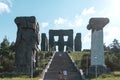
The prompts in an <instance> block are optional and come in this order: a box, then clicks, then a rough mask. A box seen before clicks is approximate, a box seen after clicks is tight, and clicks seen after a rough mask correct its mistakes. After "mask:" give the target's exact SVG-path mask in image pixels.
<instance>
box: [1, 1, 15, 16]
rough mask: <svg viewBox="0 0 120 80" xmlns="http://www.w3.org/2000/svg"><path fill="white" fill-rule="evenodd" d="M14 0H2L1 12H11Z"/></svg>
mask: <svg viewBox="0 0 120 80" xmlns="http://www.w3.org/2000/svg"><path fill="white" fill-rule="evenodd" d="M12 3H13V0H0V14H2V13H4V12H7V13H10V11H11V10H10V8H11V7H12Z"/></svg>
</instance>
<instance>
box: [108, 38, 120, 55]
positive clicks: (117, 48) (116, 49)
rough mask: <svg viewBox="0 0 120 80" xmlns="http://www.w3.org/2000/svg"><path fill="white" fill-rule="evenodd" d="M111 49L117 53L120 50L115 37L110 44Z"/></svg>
mask: <svg viewBox="0 0 120 80" xmlns="http://www.w3.org/2000/svg"><path fill="white" fill-rule="evenodd" d="M110 47H111V51H112V52H114V53H119V52H120V43H119V42H118V40H117V39H114V40H113V43H112V44H111V45H110Z"/></svg>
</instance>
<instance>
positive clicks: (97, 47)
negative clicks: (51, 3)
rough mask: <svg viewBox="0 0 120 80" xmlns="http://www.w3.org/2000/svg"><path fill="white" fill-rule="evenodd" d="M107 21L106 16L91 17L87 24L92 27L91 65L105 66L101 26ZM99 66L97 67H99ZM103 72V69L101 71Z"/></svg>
mask: <svg viewBox="0 0 120 80" xmlns="http://www.w3.org/2000/svg"><path fill="white" fill-rule="evenodd" d="M108 22H109V19H108V18H91V19H90V21H89V24H88V26H87V28H88V30H90V29H92V35H91V36H92V37H91V38H92V39H91V66H102V67H104V66H105V61H104V47H103V27H104V26H105V25H106V24H107V23H108ZM99 68H100V67H98V69H99ZM102 72H103V71H102Z"/></svg>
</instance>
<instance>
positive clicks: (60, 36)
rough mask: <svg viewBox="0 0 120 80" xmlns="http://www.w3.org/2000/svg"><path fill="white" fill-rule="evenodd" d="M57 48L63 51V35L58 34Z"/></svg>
mask: <svg viewBox="0 0 120 80" xmlns="http://www.w3.org/2000/svg"><path fill="white" fill-rule="evenodd" d="M58 50H59V51H60V52H63V51H64V38H63V35H59V40H58Z"/></svg>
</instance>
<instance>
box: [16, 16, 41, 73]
mask: <svg viewBox="0 0 120 80" xmlns="http://www.w3.org/2000/svg"><path fill="white" fill-rule="evenodd" d="M15 23H16V25H17V28H18V30H17V38H16V42H15V53H16V54H15V66H16V69H15V70H16V72H18V73H22V74H27V75H31V73H33V71H34V69H35V68H36V66H38V65H37V62H38V56H37V55H38V51H39V49H38V44H39V25H38V22H37V21H36V18H35V17H34V16H31V17H16V19H15Z"/></svg>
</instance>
